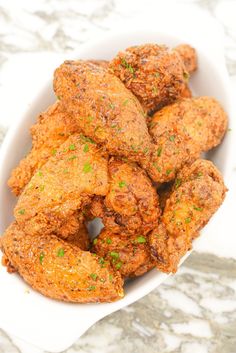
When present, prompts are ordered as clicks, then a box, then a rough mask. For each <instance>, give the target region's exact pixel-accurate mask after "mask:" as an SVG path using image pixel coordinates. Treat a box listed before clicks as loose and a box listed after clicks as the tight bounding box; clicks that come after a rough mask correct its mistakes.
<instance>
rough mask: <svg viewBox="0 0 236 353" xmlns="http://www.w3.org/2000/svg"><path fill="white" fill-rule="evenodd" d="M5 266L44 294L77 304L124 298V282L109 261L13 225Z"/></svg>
mask: <svg viewBox="0 0 236 353" xmlns="http://www.w3.org/2000/svg"><path fill="white" fill-rule="evenodd" d="M0 241H1V249H2V251H3V252H4V254H5V259H4V262H5V264H6V263H7V264H8V266H9V270H10V271H11V272H12V269H13V268H14V269H15V270H16V271H17V272H19V274H20V275H21V276H22V277H23V278H24V280H25V281H26V282H27V283H28V284H30V285H31V286H32V287H33V288H34V289H35V290H37V291H39V292H40V293H42V294H44V295H46V296H48V297H50V298H53V299H58V300H62V301H68V302H75V303H92V302H111V301H115V300H118V299H120V298H122V297H123V295H124V294H123V288H122V285H123V280H122V279H121V276H120V274H119V272H117V271H114V270H113V269H112V267H111V266H110V264H109V262H108V261H104V260H103V259H101V258H99V257H98V256H96V255H95V254H92V253H90V252H88V251H82V250H80V248H79V247H77V246H76V245H72V244H69V243H67V242H65V241H63V240H61V239H59V238H57V237H56V236H54V235H51V234H50V235H45V234H42V235H34V236H32V235H27V234H25V233H24V232H23V231H22V230H21V229H20V228H19V226H18V225H17V224H16V223H13V224H12V225H11V226H10V227H9V228H8V229H7V230H6V232H5V234H4V236H3V237H2V238H1V240H0Z"/></svg>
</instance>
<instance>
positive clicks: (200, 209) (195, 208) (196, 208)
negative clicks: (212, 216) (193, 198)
mask: <svg viewBox="0 0 236 353" xmlns="http://www.w3.org/2000/svg"><path fill="white" fill-rule="evenodd" d="M193 209H194V210H196V211H199V212H201V211H202V210H203V208H202V207H197V206H193Z"/></svg>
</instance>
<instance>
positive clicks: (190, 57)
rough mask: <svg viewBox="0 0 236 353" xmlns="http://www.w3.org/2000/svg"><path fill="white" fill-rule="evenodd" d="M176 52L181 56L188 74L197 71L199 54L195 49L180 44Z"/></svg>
mask: <svg viewBox="0 0 236 353" xmlns="http://www.w3.org/2000/svg"><path fill="white" fill-rule="evenodd" d="M174 50H175V51H177V52H178V54H179V55H180V57H181V59H182V61H183V63H184V66H185V69H186V70H187V72H188V73H192V72H194V71H196V70H197V66H198V63H197V52H196V50H195V49H194V48H193V47H191V46H190V45H189V44H180V45H178V46H177V47H175V48H174Z"/></svg>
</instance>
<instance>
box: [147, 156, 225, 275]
mask: <svg viewBox="0 0 236 353" xmlns="http://www.w3.org/2000/svg"><path fill="white" fill-rule="evenodd" d="M225 192H226V187H225V185H224V182H223V178H222V176H221V174H220V172H219V171H218V170H217V168H216V167H215V166H214V165H213V163H212V162H210V161H206V160H201V159H199V160H196V161H195V162H194V163H193V164H192V165H191V166H185V167H184V168H183V169H182V170H181V171H180V173H179V174H178V176H177V179H176V182H175V186H174V188H173V192H172V194H171V195H170V197H169V199H168V200H167V202H166V206H165V209H164V212H163V215H162V217H161V222H160V224H159V225H158V227H157V228H156V229H154V230H153V231H152V232H151V233H150V235H149V242H150V246H151V254H152V257H153V259H155V260H156V266H157V268H158V269H159V270H161V271H163V272H176V271H177V266H178V263H179V261H180V259H181V257H182V256H183V255H184V254H185V253H186V252H187V251H188V250H190V249H191V247H192V239H193V238H195V237H196V236H197V235H198V232H199V231H200V230H201V229H202V228H203V227H204V226H205V225H206V224H207V222H208V221H209V220H210V218H211V217H212V215H213V214H214V213H215V212H216V211H217V209H218V208H219V207H220V205H221V204H222V202H223V200H224V197H225Z"/></svg>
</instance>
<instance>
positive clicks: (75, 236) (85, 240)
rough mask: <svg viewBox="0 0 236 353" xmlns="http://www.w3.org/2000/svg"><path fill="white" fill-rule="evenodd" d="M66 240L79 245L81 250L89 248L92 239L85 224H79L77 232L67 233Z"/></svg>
mask: <svg viewBox="0 0 236 353" xmlns="http://www.w3.org/2000/svg"><path fill="white" fill-rule="evenodd" d="M66 242H67V243H70V244H73V245H76V246H78V247H79V248H80V249H81V250H84V251H87V250H89V247H90V239H89V233H88V230H87V228H86V226H85V224H84V223H82V224H79V227H78V228H77V231H76V232H74V233H71V234H69V235H67V237H66Z"/></svg>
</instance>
